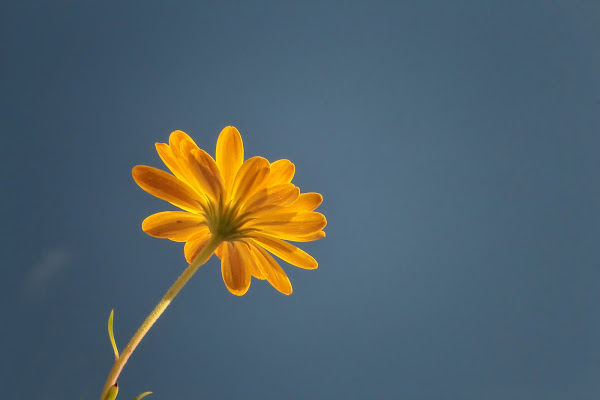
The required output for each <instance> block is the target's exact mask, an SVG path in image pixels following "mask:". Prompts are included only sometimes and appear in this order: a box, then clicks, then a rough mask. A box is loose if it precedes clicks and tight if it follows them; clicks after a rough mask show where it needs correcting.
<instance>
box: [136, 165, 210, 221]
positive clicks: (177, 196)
mask: <svg viewBox="0 0 600 400" xmlns="http://www.w3.org/2000/svg"><path fill="white" fill-rule="evenodd" d="M131 174H132V175H133V179H134V180H135V182H136V183H137V184H138V185H139V186H140V187H141V188H142V189H144V190H145V191H146V192H148V193H150V194H151V195H153V196H156V197H158V198H159V199H163V200H165V201H168V202H169V203H171V204H173V205H175V206H177V207H179V208H182V209H184V210H186V211H192V212H201V211H202V207H201V206H200V204H204V199H202V198H200V197H199V196H198V194H197V193H196V192H194V190H193V189H192V188H190V187H189V186H188V185H187V184H186V183H185V182H183V181H181V180H179V179H177V178H176V177H174V176H173V175H171V174H169V173H167V172H165V171H162V170H160V169H157V168H153V167H148V166H146V165H137V166H135V167H133V170H132V171H131Z"/></svg>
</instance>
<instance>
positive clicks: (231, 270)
mask: <svg viewBox="0 0 600 400" xmlns="http://www.w3.org/2000/svg"><path fill="white" fill-rule="evenodd" d="M238 246H240V243H236V242H234V243H230V242H227V244H226V245H225V246H223V259H221V273H222V274H223V281H224V282H225V286H227V289H229V291H230V292H231V293H233V294H235V295H236V296H243V295H244V294H246V292H247V291H248V288H249V287H250V268H248V267H247V266H246V265H245V264H244V259H243V258H242V256H241V254H240V252H239V249H238Z"/></svg>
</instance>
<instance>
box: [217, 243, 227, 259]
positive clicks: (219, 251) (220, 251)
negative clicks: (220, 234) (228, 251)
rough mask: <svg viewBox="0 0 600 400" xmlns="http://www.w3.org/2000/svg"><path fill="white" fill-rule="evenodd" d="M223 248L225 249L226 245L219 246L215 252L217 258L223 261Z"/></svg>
mask: <svg viewBox="0 0 600 400" xmlns="http://www.w3.org/2000/svg"><path fill="white" fill-rule="evenodd" d="M223 247H225V244H224V243H221V244H220V245H219V247H217V249H216V250H215V255H216V256H217V257H219V259H222V258H223Z"/></svg>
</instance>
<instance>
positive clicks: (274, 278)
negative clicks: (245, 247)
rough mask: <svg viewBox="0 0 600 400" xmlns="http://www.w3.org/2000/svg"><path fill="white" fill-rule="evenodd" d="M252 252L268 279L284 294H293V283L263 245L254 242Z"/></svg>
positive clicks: (257, 264) (251, 247)
mask: <svg viewBox="0 0 600 400" xmlns="http://www.w3.org/2000/svg"><path fill="white" fill-rule="evenodd" d="M250 254H251V255H252V257H253V258H254V261H255V263H256V266H257V267H258V268H259V269H260V270H261V272H262V273H263V275H264V276H265V277H266V278H267V281H268V282H269V283H270V284H271V285H273V287H274V288H275V289H277V290H279V291H280V292H281V293H283V294H288V295H289V294H292V284H291V283H290V280H289V278H288V277H287V275H286V274H285V272H284V271H283V269H282V268H281V266H280V265H279V263H278V262H277V261H275V259H274V258H273V257H271V255H270V254H269V253H267V252H266V251H265V250H264V249H263V248H262V247H260V246H256V245H255V244H254V243H252V246H250Z"/></svg>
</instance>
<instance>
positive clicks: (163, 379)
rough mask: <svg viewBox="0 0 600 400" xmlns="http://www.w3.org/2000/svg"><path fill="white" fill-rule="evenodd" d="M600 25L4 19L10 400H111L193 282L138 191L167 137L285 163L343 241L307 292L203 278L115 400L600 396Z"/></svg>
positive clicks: (149, 200)
mask: <svg viewBox="0 0 600 400" xmlns="http://www.w3.org/2000/svg"><path fill="white" fill-rule="evenodd" d="M599 16H600V6H599V4H598V3H596V2H591V1H555V2H549V1H525V2H523V1H502V2H500V1H491V2H479V1H466V0H463V1H454V2H448V1H433V0H432V1H424V2H382V1H379V2H378V1H375V2H358V1H345V2H341V1H319V2H310V1H305V2H287V1H255V2H185V1H182V2H173V3H170V4H168V5H167V4H166V3H164V2H158V1H146V2H143V5H142V3H133V2H118V3H117V2H114V3H111V4H107V3H106V2H100V3H89V2H74V1H72V2H67V1H64V2H54V3H43V2H12V3H5V4H3V5H2V6H0V38H1V39H2V49H3V50H2V55H3V57H2V59H3V63H2V64H1V65H0V72H1V73H2V78H3V79H2V91H1V92H0V93H1V94H0V100H1V109H2V112H3V116H2V118H1V124H2V125H1V127H2V132H3V135H2V137H3V139H4V151H3V157H2V158H1V161H0V166H1V167H2V170H3V171H4V172H3V174H2V183H3V185H2V186H3V196H2V207H0V213H1V216H2V221H3V226H4V229H3V230H2V239H3V240H2V241H1V244H0V246H1V247H0V248H1V250H2V254H3V255H4V257H3V260H2V271H3V273H4V279H3V280H2V283H1V287H2V290H1V293H2V300H3V304H4V307H2V317H3V320H4V321H5V323H4V324H2V325H3V326H2V327H1V328H0V335H1V337H2V340H3V343H4V346H3V348H4V350H3V352H2V353H3V355H2V357H1V361H0V381H1V382H2V383H3V385H2V386H3V394H4V395H5V396H6V397H7V398H11V399H31V398H38V399H63V398H69V399H97V398H98V396H99V393H100V391H101V388H102V385H103V384H104V380H105V379H106V376H107V374H108V371H109V369H110V367H111V364H112V358H113V355H112V350H111V348H110V344H109V341H108V337H107V333H106V321H107V318H108V315H109V312H110V310H111V309H112V308H114V309H115V335H116V339H117V343H118V344H119V347H120V348H123V347H124V345H125V344H126V343H127V341H128V340H129V338H130V337H131V335H132V334H133V333H134V331H135V329H136V328H137V326H139V324H140V323H141V321H142V320H143V319H144V318H145V316H146V315H147V314H148V313H149V312H150V311H151V309H152V308H153V307H154V305H155V304H156V302H157V301H158V300H159V299H160V297H161V296H162V295H163V294H164V292H165V291H166V290H167V288H168V287H169V286H170V285H171V284H172V283H173V282H174V280H175V279H176V278H177V276H178V275H179V274H180V273H181V272H182V271H183V269H184V268H185V266H186V264H185V259H184V257H183V246H182V244H178V243H174V242H170V241H168V240H159V239H155V238H151V237H149V236H147V235H146V234H145V233H143V232H142V230H141V227H140V225H141V221H142V220H143V219H144V218H145V217H146V216H148V215H150V214H152V213H155V212H159V211H164V210H170V209H174V208H173V207H172V206H170V205H169V204H167V203H165V202H163V201H161V200H159V199H156V198H154V197H152V196H150V195H148V194H147V193H145V192H144V191H142V190H141V189H140V188H139V187H138V186H137V185H136V184H135V183H134V182H133V179H132V178H131V168H132V167H133V166H135V165H138V164H145V165H152V166H156V167H160V168H163V165H162V163H161V161H160V159H159V157H158V155H157V154H156V152H155V150H154V143H155V142H166V141H167V140H168V135H169V134H170V132H172V131H174V130H177V129H180V130H183V131H185V132H187V133H188V134H190V135H191V136H192V137H193V138H194V140H195V141H196V143H198V144H199V146H200V147H202V148H204V149H205V150H207V151H208V152H209V153H211V154H214V148H215V143H216V140H217V136H218V133H219V132H220V130H221V129H222V128H223V127H225V126H227V125H234V126H236V127H237V128H238V129H239V130H240V132H241V134H242V136H243V139H244V145H245V150H246V155H247V156H254V155H261V156H264V157H266V158H268V159H269V160H275V159H279V158H287V159H289V160H291V161H292V162H294V164H295V165H296V176H295V178H294V183H295V184H296V185H297V186H299V187H300V188H301V189H302V191H303V192H308V191H316V192H319V193H322V194H323V196H324V198H325V201H324V203H323V205H322V206H321V207H320V209H319V210H320V211H321V212H323V213H324V214H325V215H326V216H327V219H328V226H327V228H326V232H327V237H326V238H325V239H323V240H321V241H318V242H314V243H306V244H304V245H302V248H303V249H305V250H306V251H308V252H310V253H311V254H312V255H313V256H314V257H315V258H316V259H317V260H318V261H319V269H317V270H315V271H307V270H300V269H297V268H295V267H293V266H290V265H287V264H285V263H283V262H282V264H283V266H284V269H285V270H286V272H287V273H288V275H289V277H290V279H291V281H292V284H293V286H294V293H293V294H292V295H291V296H289V297H288V296H284V295H282V294H280V293H278V292H277V291H276V290H274V289H273V288H272V287H271V286H270V285H268V284H267V283H265V282H261V281H253V282H252V285H251V287H250V291H249V293H248V294H247V295H245V296H243V297H241V298H238V297H235V296H233V295H231V294H230V293H229V292H228V291H227V289H226V288H225V285H224V284H223V282H222V278H221V274H220V268H219V266H218V263H217V260H215V259H212V260H210V261H209V262H208V263H207V264H206V265H205V266H203V267H202V268H201V269H200V270H199V271H198V273H197V274H196V276H194V278H193V280H192V281H191V282H190V284H189V285H188V286H186V287H185V288H184V290H183V291H182V293H181V294H180V295H179V296H178V297H177V298H176V300H175V302H174V304H172V306H171V307H170V308H169V309H168V310H167V311H166V313H165V314H164V316H163V317H162V318H161V319H160V320H159V322H158V323H157V324H156V325H155V327H154V328H153V329H152V330H151V332H150V333H149V335H148V336H147V337H146V338H145V339H144V341H143V342H142V344H141V345H140V347H139V348H138V349H137V351H136V352H135V353H134V355H133V356H132V358H131V360H130V362H129V363H128V364H127V365H126V367H125V370H124V372H123V374H122V375H121V378H120V380H119V382H120V386H121V391H120V395H119V399H131V398H133V397H134V396H135V395H137V394H138V393H141V392H143V391H146V390H151V391H153V392H154V393H155V394H154V395H152V397H149V399H157V400H160V399H181V400H184V399H199V398H204V399H209V398H211V399H234V398H248V399H263V400H267V399H282V398H285V399H309V398H310V399H337V398H340V399H341V398H343V399H393V398H403V399H482V398H485V399H491V400H496V399H498V400H499V399H507V398H510V399H544V400H552V399H567V398H569V399H597V398H598V397H599V396H600V384H599V383H598V382H600V380H599V379H598V377H600V340H599V339H598V338H600V314H599V313H598V304H599V302H600V290H599V289H600V248H599V246H598V238H599V237H600V213H599V211H600V208H599V205H598V204H599V203H598V199H600V164H599V158H598V149H599V148H600V135H598V132H599V128H600V111H599V109H600V78H599V75H598V71H599V70H600V53H599V52H598V44H599V43H598V38H599V37H600V28H599V26H600V20H599V19H600V18H599Z"/></svg>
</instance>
